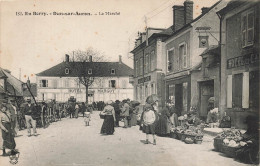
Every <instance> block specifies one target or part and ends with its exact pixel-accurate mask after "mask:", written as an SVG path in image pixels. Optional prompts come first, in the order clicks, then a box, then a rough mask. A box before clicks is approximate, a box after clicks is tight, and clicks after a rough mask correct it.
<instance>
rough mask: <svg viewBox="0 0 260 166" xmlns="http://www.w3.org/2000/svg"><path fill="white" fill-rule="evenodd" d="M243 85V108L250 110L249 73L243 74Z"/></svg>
mask: <svg viewBox="0 0 260 166" xmlns="http://www.w3.org/2000/svg"><path fill="white" fill-rule="evenodd" d="M242 85H243V88H242V108H249V72H244V73H243V84H242ZM256 93H257V92H256Z"/></svg>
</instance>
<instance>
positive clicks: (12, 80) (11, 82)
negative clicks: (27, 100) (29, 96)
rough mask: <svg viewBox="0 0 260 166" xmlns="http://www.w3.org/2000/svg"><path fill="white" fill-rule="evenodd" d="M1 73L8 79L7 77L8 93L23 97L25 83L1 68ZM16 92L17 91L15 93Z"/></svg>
mask: <svg viewBox="0 0 260 166" xmlns="http://www.w3.org/2000/svg"><path fill="white" fill-rule="evenodd" d="M0 71H2V72H3V73H4V74H5V75H6V77H7V79H6V80H7V81H6V82H7V92H8V93H10V94H11V95H17V96H22V95H23V89H22V84H23V82H22V81H20V80H19V79H17V78H16V77H14V76H13V75H11V73H9V71H7V70H4V69H2V68H0ZM14 90H15V91H14Z"/></svg>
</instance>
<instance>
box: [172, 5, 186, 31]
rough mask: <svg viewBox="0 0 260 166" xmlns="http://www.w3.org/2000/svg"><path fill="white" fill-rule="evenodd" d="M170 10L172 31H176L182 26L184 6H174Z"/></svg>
mask: <svg viewBox="0 0 260 166" xmlns="http://www.w3.org/2000/svg"><path fill="white" fill-rule="evenodd" d="M172 8H173V25H174V31H177V30H179V29H181V27H183V25H184V6H179V5H174V6H173V7H172Z"/></svg>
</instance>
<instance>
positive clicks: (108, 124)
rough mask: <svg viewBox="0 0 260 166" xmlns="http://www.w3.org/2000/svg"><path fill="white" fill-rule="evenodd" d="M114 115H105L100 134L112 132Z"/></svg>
mask: <svg viewBox="0 0 260 166" xmlns="http://www.w3.org/2000/svg"><path fill="white" fill-rule="evenodd" d="M114 127H115V126H114V117H113V115H105V117H104V122H103V125H102V127H101V131H100V133H101V134H108V135H110V134H113V133H114V131H115V129H114Z"/></svg>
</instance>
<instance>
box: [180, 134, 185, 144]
mask: <svg viewBox="0 0 260 166" xmlns="http://www.w3.org/2000/svg"><path fill="white" fill-rule="evenodd" d="M185 138H186V134H181V141H183V142H184V141H185Z"/></svg>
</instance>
